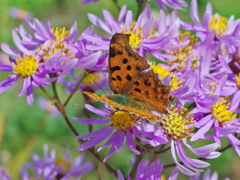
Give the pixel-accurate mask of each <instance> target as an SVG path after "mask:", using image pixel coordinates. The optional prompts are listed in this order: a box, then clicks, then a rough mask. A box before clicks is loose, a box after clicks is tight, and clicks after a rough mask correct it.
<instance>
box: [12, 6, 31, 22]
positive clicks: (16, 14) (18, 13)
mask: <svg viewBox="0 0 240 180" xmlns="http://www.w3.org/2000/svg"><path fill="white" fill-rule="evenodd" d="M9 14H10V15H11V16H12V17H13V18H15V19H19V20H30V19H32V13H30V12H27V11H26V10H24V9H20V8H11V9H10V11H9Z"/></svg>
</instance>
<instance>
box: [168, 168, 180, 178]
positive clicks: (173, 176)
mask: <svg viewBox="0 0 240 180" xmlns="http://www.w3.org/2000/svg"><path fill="white" fill-rule="evenodd" d="M178 172H179V171H178V168H174V169H173V171H172V172H171V174H170V176H169V178H168V180H175V179H177V178H178Z"/></svg>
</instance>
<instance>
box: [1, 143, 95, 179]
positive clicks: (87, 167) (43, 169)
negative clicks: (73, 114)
mask: <svg viewBox="0 0 240 180" xmlns="http://www.w3.org/2000/svg"><path fill="white" fill-rule="evenodd" d="M84 159H85V155H84V154H81V155H79V156H78V157H76V158H75V160H74V162H71V156H70V153H69V148H67V150H66V154H65V156H59V157H58V156H56V151H55V150H54V149H53V150H52V151H51V152H50V153H49V152H48V146H47V145H44V157H43V158H41V157H39V156H38V155H37V154H36V153H33V155H32V160H33V161H32V162H27V163H25V164H24V165H23V166H22V168H21V176H22V180H29V179H45V180H52V179H61V180H68V179H69V178H72V177H74V178H77V179H80V178H81V176H83V175H84V174H87V173H88V172H89V171H91V170H92V168H93V165H92V163H91V162H86V163H85V164H82V163H83V161H84ZM30 172H31V173H30ZM32 172H34V175H32ZM0 177H1V179H2V178H3V180H11V178H10V177H9V175H8V173H7V171H6V170H4V169H2V170H1V169H0Z"/></svg>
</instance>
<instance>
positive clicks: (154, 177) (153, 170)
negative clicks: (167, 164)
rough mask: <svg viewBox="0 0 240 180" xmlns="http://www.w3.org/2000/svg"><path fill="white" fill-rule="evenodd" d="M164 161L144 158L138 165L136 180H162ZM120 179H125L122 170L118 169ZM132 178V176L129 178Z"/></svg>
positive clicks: (128, 179)
mask: <svg viewBox="0 0 240 180" xmlns="http://www.w3.org/2000/svg"><path fill="white" fill-rule="evenodd" d="M163 166H164V165H163V163H162V164H161V163H160V162H159V160H158V159H157V160H155V161H151V162H150V161H146V160H142V161H141V162H140V163H139V164H138V167H137V172H136V175H135V179H136V180H143V179H147V180H160V179H161V175H162V170H163ZM118 180H125V179H124V177H123V175H122V173H121V171H119V170H118ZM127 180H130V177H128V178H127Z"/></svg>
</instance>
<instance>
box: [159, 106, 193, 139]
mask: <svg viewBox="0 0 240 180" xmlns="http://www.w3.org/2000/svg"><path fill="white" fill-rule="evenodd" d="M186 111H187V109H186V108H181V109H180V107H178V108H174V106H173V105H171V106H170V110H169V111H168V113H169V114H168V115H163V119H164V121H163V122H162V127H163V129H164V130H165V133H166V134H167V135H168V136H169V137H171V138H173V139H175V140H185V139H186V138H187V137H191V136H192V132H191V131H192V130H193V129H194V126H192V125H191V124H192V123H194V122H195V120H194V119H193V118H192V114H190V113H186Z"/></svg>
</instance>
